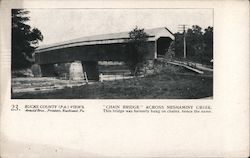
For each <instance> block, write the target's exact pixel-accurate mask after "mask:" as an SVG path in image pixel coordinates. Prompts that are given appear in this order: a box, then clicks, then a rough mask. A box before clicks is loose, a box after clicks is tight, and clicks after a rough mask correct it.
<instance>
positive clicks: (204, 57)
mask: <svg viewBox="0 0 250 158" xmlns="http://www.w3.org/2000/svg"><path fill="white" fill-rule="evenodd" d="M186 49H187V59H189V60H193V61H196V62H200V63H206V64H208V63H210V60H211V59H212V58H213V27H208V28H207V29H205V32H204V33H203V32H202V28H201V27H200V26H198V25H194V26H192V28H190V29H188V30H187V31H186ZM175 56H176V57H177V58H182V57H183V34H182V33H179V32H177V33H176V34H175Z"/></svg>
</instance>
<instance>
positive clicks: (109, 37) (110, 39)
mask: <svg viewBox="0 0 250 158" xmlns="http://www.w3.org/2000/svg"><path fill="white" fill-rule="evenodd" d="M144 31H145V32H146V33H147V34H148V35H149V38H148V41H156V40H157V39H158V38H160V37H169V38H171V39H174V35H173V33H172V32H171V31H170V30H169V29H168V28H166V27H159V28H153V29H145V30H144ZM128 39H129V32H120V33H110V34H102V35H94V36H86V37H81V38H77V39H72V40H68V41H65V42H59V43H54V44H50V45H44V46H40V47H38V48H37V49H36V51H35V52H36V53H40V52H46V51H51V50H56V49H63V48H69V47H76V46H84V45H97V44H114V43H125V42H126V41H127V40H128Z"/></svg>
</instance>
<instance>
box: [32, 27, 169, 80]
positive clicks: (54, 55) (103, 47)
mask: <svg viewBox="0 0 250 158" xmlns="http://www.w3.org/2000/svg"><path fill="white" fill-rule="evenodd" d="M144 31H145V32H146V33H147V34H148V35H149V37H148V40H147V44H146V47H147V48H146V50H147V51H146V52H147V54H146V58H147V59H148V60H152V59H156V58H157V57H158V56H159V55H164V54H165V53H166V50H167V49H168V48H169V46H170V43H171V42H172V41H173V40H174V35H173V34H172V33H171V31H170V30H169V29H167V28H166V27H161V28H154V29H146V30H144ZM128 40H129V32H121V33H113V34H103V35H96V36H88V37H82V38H77V39H74V40H70V41H65V42H60V43H55V44H51V45H46V46H41V47H38V48H37V49H36V51H35V62H36V63H37V64H39V65H40V68H41V73H42V76H53V75H54V72H53V71H54V70H53V69H54V64H59V63H70V62H75V61H81V63H82V67H83V70H84V71H85V72H86V73H87V76H88V78H89V79H94V80H98V79H99V71H98V61H124V60H125V58H126V45H127V43H128Z"/></svg>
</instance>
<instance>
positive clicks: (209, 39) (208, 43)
mask: <svg viewBox="0 0 250 158" xmlns="http://www.w3.org/2000/svg"><path fill="white" fill-rule="evenodd" d="M203 41H204V44H205V50H204V60H205V61H206V62H208V63H211V62H210V61H211V59H213V27H210V26H209V27H208V28H206V29H205V33H204V35H203Z"/></svg>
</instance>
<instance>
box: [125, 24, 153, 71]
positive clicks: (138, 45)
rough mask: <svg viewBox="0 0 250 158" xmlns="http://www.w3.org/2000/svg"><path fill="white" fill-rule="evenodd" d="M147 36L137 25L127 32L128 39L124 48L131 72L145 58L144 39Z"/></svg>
mask: <svg viewBox="0 0 250 158" xmlns="http://www.w3.org/2000/svg"><path fill="white" fill-rule="evenodd" d="M148 36H149V35H148V34H147V33H146V32H145V31H144V29H140V28H138V27H137V26H136V27H135V28H134V29H133V30H132V31H130V32H129V40H128V45H127V49H126V51H127V52H126V54H127V58H126V63H127V65H128V66H129V68H130V71H131V73H133V74H134V73H136V69H137V68H138V67H139V65H140V64H142V63H143V62H144V61H145V59H146V54H147V46H146V41H147V39H148Z"/></svg>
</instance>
